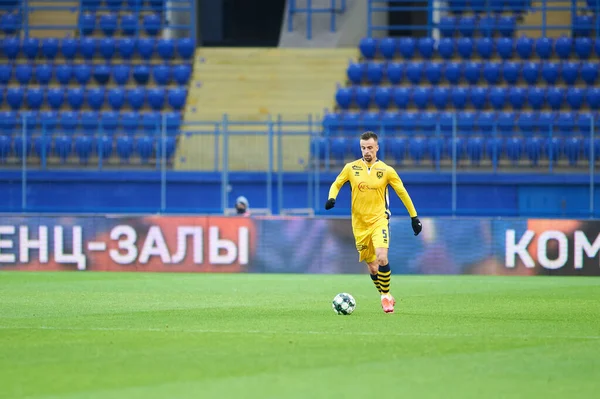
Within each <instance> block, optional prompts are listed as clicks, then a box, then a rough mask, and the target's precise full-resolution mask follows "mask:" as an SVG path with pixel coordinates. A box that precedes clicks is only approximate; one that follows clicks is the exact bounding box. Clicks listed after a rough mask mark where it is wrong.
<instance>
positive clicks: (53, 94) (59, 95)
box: [46, 87, 65, 110]
mask: <svg viewBox="0 0 600 399" xmlns="http://www.w3.org/2000/svg"><path fill="white" fill-rule="evenodd" d="M64 99H65V91H64V89H63V88H62V87H55V88H51V89H48V93H47V94H46V102H47V103H48V105H49V106H50V108H52V109H53V110H59V109H60V108H61V107H62V105H63V102H64Z"/></svg>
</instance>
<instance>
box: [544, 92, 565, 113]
mask: <svg viewBox="0 0 600 399" xmlns="http://www.w3.org/2000/svg"><path fill="white" fill-rule="evenodd" d="M564 96H565V92H564V89H563V88H560V87H551V88H549V89H548V91H547V92H546V102H547V103H548V105H549V106H550V108H552V110H555V111H556V110H559V109H561V107H562V103H563V98H564Z"/></svg>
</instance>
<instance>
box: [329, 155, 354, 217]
mask: <svg viewBox="0 0 600 399" xmlns="http://www.w3.org/2000/svg"><path fill="white" fill-rule="evenodd" d="M349 169H350V168H349V165H348V164H346V165H345V166H344V169H342V171H341V172H340V174H339V175H337V177H336V178H335V181H334V182H333V183H331V187H329V194H328V195H327V202H325V209H327V210H329V209H331V208H333V207H334V205H335V199H336V198H337V195H338V193H339V192H340V190H341V188H342V186H343V185H344V184H345V183H346V182H347V181H348V170H349Z"/></svg>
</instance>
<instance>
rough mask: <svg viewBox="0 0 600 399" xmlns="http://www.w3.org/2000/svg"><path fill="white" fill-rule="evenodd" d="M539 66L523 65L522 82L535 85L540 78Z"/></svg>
mask: <svg viewBox="0 0 600 399" xmlns="http://www.w3.org/2000/svg"><path fill="white" fill-rule="evenodd" d="M540 69H541V65H540V64H539V63H537V62H526V63H525V64H524V65H523V71H522V74H523V80H524V81H525V83H527V84H528V85H535V84H537V82H538V80H539V76H540Z"/></svg>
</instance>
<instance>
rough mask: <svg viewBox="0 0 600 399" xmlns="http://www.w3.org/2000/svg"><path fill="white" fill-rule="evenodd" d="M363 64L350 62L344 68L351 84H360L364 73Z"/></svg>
mask: <svg viewBox="0 0 600 399" xmlns="http://www.w3.org/2000/svg"><path fill="white" fill-rule="evenodd" d="M364 65H365V64H361V63H358V62H351V63H350V64H349V65H348V68H347V69H346V75H347V76H348V80H350V82H351V83H352V84H360V83H361V82H362V81H363V77H364V75H365V69H364V67H363V66H364Z"/></svg>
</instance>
